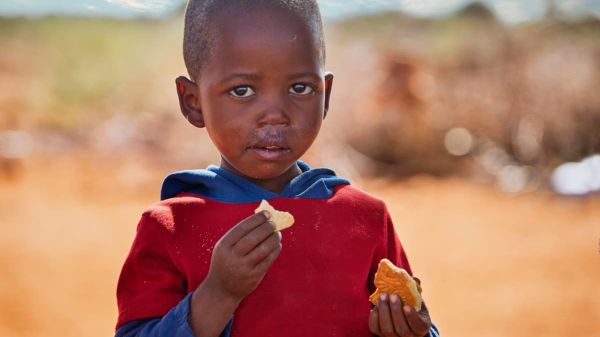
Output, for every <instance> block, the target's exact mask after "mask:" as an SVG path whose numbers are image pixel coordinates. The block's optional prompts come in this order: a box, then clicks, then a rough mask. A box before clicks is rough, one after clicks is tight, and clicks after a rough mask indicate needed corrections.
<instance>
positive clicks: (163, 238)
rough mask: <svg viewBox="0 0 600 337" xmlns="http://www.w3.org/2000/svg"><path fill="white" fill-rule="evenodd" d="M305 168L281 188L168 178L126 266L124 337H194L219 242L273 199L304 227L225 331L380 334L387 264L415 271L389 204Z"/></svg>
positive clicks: (203, 173) (120, 329) (199, 175)
mask: <svg viewBox="0 0 600 337" xmlns="http://www.w3.org/2000/svg"><path fill="white" fill-rule="evenodd" d="M298 165H299V167H300V168H301V170H302V171H303V173H302V174H301V175H299V176H298V177H296V178H294V179H292V180H291V181H290V182H289V183H288V185H287V186H286V187H285V188H284V190H283V191H282V192H281V193H280V194H275V193H272V192H269V191H267V190H265V189H263V188H261V187H260V186H258V185H255V184H253V183H251V182H249V181H247V180H246V179H244V178H242V177H239V176H237V175H235V174H233V173H231V172H229V171H226V170H223V169H221V168H219V167H216V166H210V167H208V168H207V169H205V170H193V171H181V172H176V173H174V174H171V175H170V176H168V177H167V178H166V179H165V181H164V183H163V187H162V191H161V199H162V201H161V202H159V203H157V204H155V205H153V206H151V207H150V208H149V209H148V210H146V211H145V212H144V214H143V215H142V218H141V220H140V222H139V224H138V228H137V233H136V237H135V240H134V242H133V245H132V247H131V251H130V253H129V256H128V257H127V260H126V261H125V264H124V266H123V269H122V271H121V276H120V278H119V284H118V287H117V302H118V307H119V317H118V322H117V334H116V336H119V337H122V336H139V337H146V336H165V337H167V336H182V337H183V336H186V337H187V336H190V337H191V336H193V333H192V331H191V328H190V326H189V319H188V316H189V301H190V294H191V292H193V291H194V289H196V287H197V286H198V285H199V284H200V283H201V282H202V280H203V279H204V277H205V276H206V275H207V273H208V269H209V264H210V258H211V253H212V249H213V247H214V245H215V243H216V242H217V241H218V240H219V239H220V238H221V237H222V236H223V235H224V234H225V233H226V232H227V231H228V230H229V229H230V228H231V227H232V226H234V225H235V224H237V223H238V222H240V221H241V220H243V219H245V218H246V217H248V216H249V215H251V214H253V212H254V209H256V208H257V207H258V204H259V203H260V201H261V200H262V199H267V200H269V203H270V204H271V205H273V206H274V207H275V208H276V209H278V210H283V211H288V212H290V213H292V214H293V215H294V218H295V223H294V225H293V226H292V227H291V228H289V229H286V230H285V231H283V232H282V242H281V243H282V246H283V249H282V251H281V253H280V255H279V257H278V259H277V260H276V261H275V262H274V263H273V265H272V266H271V267H270V269H269V271H268V272H267V274H266V275H265V277H264V279H263V280H262V282H261V284H260V285H259V286H258V288H257V289H256V290H255V291H254V292H253V293H251V294H250V295H248V296H247V297H246V298H245V299H244V300H243V301H242V303H241V304H240V306H239V307H238V308H237V310H236V311H235V313H234V316H233V317H232V319H231V320H230V321H229V323H228V324H227V327H226V328H225V330H224V331H223V333H222V336H232V337H235V336H244V337H254V336H256V337H258V336H260V337H268V336H286V337H294V336H298V337H300V336H302V337H305V336H348V337H363V336H364V337H371V336H372V334H371V333H370V332H369V328H368V316H369V311H370V309H371V304H370V302H369V301H368V297H369V294H370V293H372V292H373V291H374V285H373V283H372V281H373V277H374V273H375V271H376V269H377V266H378V263H379V261H380V260H381V259H382V258H388V259H390V260H391V261H392V262H394V263H395V264H396V265H398V266H400V267H403V268H405V269H407V270H408V271H409V272H410V266H409V263H408V260H407V258H406V254H405V252H404V250H403V249H402V246H401V244H400V242H399V240H398V237H397V235H396V232H395V230H394V226H393V224H392V221H391V218H390V216H389V214H388V211H387V209H386V206H385V204H384V203H383V202H382V201H380V200H378V199H375V198H373V197H371V196H369V195H368V194H366V193H365V192H363V191H361V190H359V189H357V188H355V187H352V186H351V185H350V184H349V183H348V181H347V180H345V179H342V178H339V177H337V176H336V175H335V173H334V172H333V171H331V170H328V169H322V168H320V169H310V168H309V167H308V166H307V165H306V164H304V163H303V162H298ZM430 334H431V336H437V330H435V329H432V332H431V333H430Z"/></svg>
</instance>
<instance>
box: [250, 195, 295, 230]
mask: <svg viewBox="0 0 600 337" xmlns="http://www.w3.org/2000/svg"><path fill="white" fill-rule="evenodd" d="M260 211H268V212H269V213H270V214H271V217H270V218H269V221H271V222H272V223H274V224H275V230H276V231H281V230H284V229H286V228H289V227H292V225H293V224H294V216H293V215H292V214H290V213H288V212H282V211H278V210H276V209H275V208H273V206H271V205H270V204H269V203H268V202H267V201H266V200H263V201H261V202H260V205H258V208H257V209H256V210H254V213H258V212H260Z"/></svg>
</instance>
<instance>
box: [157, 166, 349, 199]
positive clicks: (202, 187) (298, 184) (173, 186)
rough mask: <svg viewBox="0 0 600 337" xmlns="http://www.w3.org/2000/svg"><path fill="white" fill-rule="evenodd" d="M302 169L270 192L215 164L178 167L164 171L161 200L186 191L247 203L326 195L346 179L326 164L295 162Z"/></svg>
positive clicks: (317, 197)
mask: <svg viewBox="0 0 600 337" xmlns="http://www.w3.org/2000/svg"><path fill="white" fill-rule="evenodd" d="M297 164H298V167H299V168H300V170H301V171H302V173H301V174H300V175H298V176H296V177H294V178H293V179H292V180H290V182H289V183H288V184H287V185H286V186H285V187H284V188H283V191H281V193H279V194H277V193H273V192H271V191H267V190H266V189H264V188H262V187H260V186H258V185H256V184H254V183H252V182H250V181H248V180H246V179H245V178H242V177H240V176H238V175H236V174H234V173H232V172H229V171H227V170H224V169H222V168H220V167H218V166H215V165H211V166H209V167H207V168H206V169H200V170H186V171H178V172H175V173H172V174H170V175H168V176H167V177H166V178H165V180H164V181H163V184H162V188H161V200H164V199H168V198H172V197H175V196H176V195H178V194H179V193H182V192H187V193H193V194H197V195H200V196H203V197H207V198H210V199H214V200H218V201H223V202H229V203H249V202H256V201H260V200H262V199H272V198H277V197H287V198H310V199H326V198H329V197H331V196H332V195H333V188H334V187H335V186H337V185H348V184H350V182H349V181H348V180H346V179H343V178H340V177H338V176H336V175H335V172H334V171H332V170H330V169H326V168H314V169H311V168H310V167H309V166H308V165H307V164H306V163H304V162H302V161H298V162H297Z"/></svg>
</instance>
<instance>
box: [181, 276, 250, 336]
mask: <svg viewBox="0 0 600 337" xmlns="http://www.w3.org/2000/svg"><path fill="white" fill-rule="evenodd" d="M241 300H242V299H236V298H234V297H233V296H231V295H229V294H227V293H226V292H223V290H222V289H221V288H220V287H218V286H216V285H213V284H211V282H210V281H208V280H205V281H204V282H202V283H201V284H200V285H199V286H198V287H197V288H196V290H194V292H193V294H192V298H191V300H190V312H189V322H190V326H191V327H192V331H193V332H194V335H195V336H198V337H205V336H206V337H212V336H214V337H216V336H219V335H220V334H221V332H222V331H223V329H224V328H225V327H226V326H227V322H228V321H229V320H230V319H231V317H232V316H233V313H234V312H235V310H236V309H237V307H238V305H239V304H240V302H241Z"/></svg>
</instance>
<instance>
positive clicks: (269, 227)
mask: <svg viewBox="0 0 600 337" xmlns="http://www.w3.org/2000/svg"><path fill="white" fill-rule="evenodd" d="M273 232H275V225H274V224H273V223H272V222H270V221H266V222H263V223H261V224H260V225H258V226H256V227H254V228H253V229H251V230H250V231H249V232H248V233H246V235H244V236H242V237H241V238H240V239H239V240H238V241H237V242H235V243H234V244H233V247H232V249H233V251H234V252H236V253H237V254H239V255H241V256H245V255H246V254H248V253H250V252H252V251H253V250H254V249H256V248H257V247H258V245H260V244H261V242H263V241H265V240H266V239H267V238H268V237H269V236H270V235H272V234H273Z"/></svg>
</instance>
